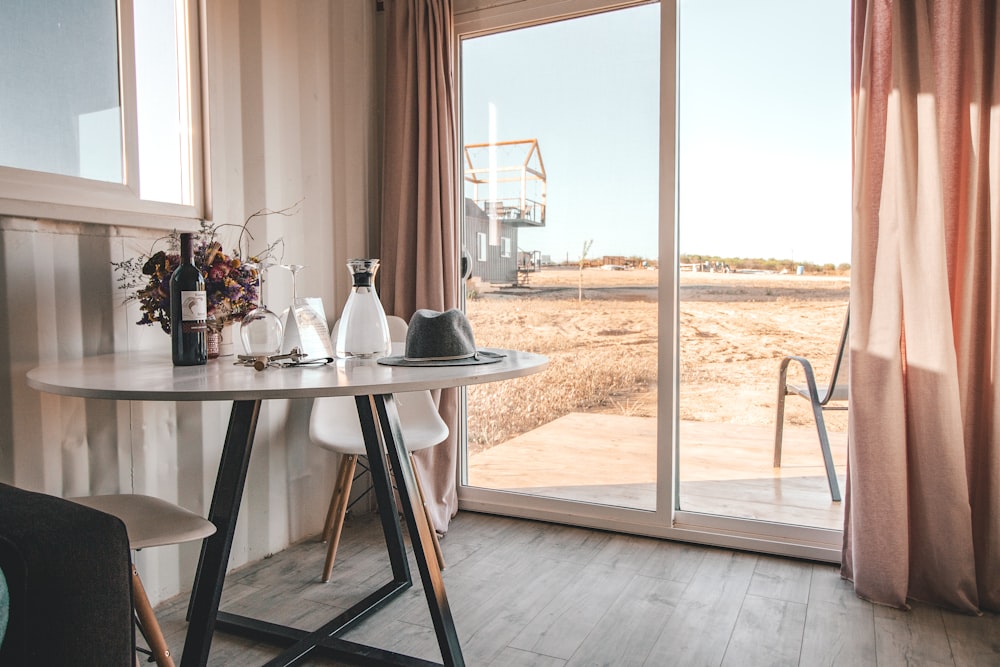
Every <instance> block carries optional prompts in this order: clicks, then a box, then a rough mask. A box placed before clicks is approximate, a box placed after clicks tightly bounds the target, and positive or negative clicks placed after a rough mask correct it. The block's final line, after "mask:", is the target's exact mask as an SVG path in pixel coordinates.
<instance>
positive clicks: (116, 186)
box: [0, 0, 201, 221]
mask: <svg viewBox="0 0 1000 667" xmlns="http://www.w3.org/2000/svg"><path fill="white" fill-rule="evenodd" d="M195 30H196V26H195V25H194V24H193V19H192V17H191V16H190V14H189V6H188V0H143V1H142V2H134V0H123V1H122V2H117V3H116V2H115V1H114V0H102V1H101V2H97V1H95V2H74V1H71V0H52V1H50V2H37V3H27V2H22V3H3V4H0V76H2V77H3V80H4V81H5V85H4V94H3V95H2V96H0V205H2V208H0V213H5V214H15V215H16V214H24V213H25V212H30V213H32V214H34V215H46V213H45V212H44V209H43V208H41V207H44V206H45V205H47V204H57V205H61V206H67V205H68V206H71V207H74V208H79V209H83V210H85V209H97V210H107V209H116V210H128V211H135V212H142V211H148V212H150V213H156V214H159V215H163V214H174V215H177V216H179V217H186V218H193V217H199V214H200V210H199V208H200V207H199V204H200V198H201V187H200V183H199V180H200V174H201V170H200V168H198V163H199V160H200V151H199V150H198V149H197V147H196V145H195V142H194V140H193V137H195V136H198V133H196V132H195V128H196V126H197V123H198V120H199V119H198V116H197V113H196V109H197V104H196V100H197V97H198V96H197V90H196V87H195V86H194V83H193V79H192V71H193V67H192V63H194V62H197V60H196V58H197V54H196V53H195V51H194V45H195V44H196V43H197V41H198V40H197V39H191V38H190V36H191V35H193V34H196V32H195ZM72 214H73V215H74V217H79V218H80V219H82V220H93V221H101V215H100V214H99V213H90V214H87V213H83V214H82V215H81V214H80V211H78V210H74V211H73V212H72Z"/></svg>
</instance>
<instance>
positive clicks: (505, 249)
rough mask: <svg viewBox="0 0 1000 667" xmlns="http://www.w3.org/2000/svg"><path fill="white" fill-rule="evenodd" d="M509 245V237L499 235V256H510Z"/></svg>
mask: <svg viewBox="0 0 1000 667" xmlns="http://www.w3.org/2000/svg"><path fill="white" fill-rule="evenodd" d="M510 246H511V243H510V237H509V236H501V237H500V256H501V257H510V255H511V250H510Z"/></svg>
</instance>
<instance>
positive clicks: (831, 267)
mask: <svg viewBox="0 0 1000 667" xmlns="http://www.w3.org/2000/svg"><path fill="white" fill-rule="evenodd" d="M706 262H708V263H709V264H711V265H713V266H714V265H715V264H716V263H717V262H718V263H719V264H721V265H723V266H729V268H730V270H732V271H740V270H744V271H773V272H775V273H781V272H782V271H786V272H788V273H795V271H796V269H797V268H798V267H800V266H801V267H803V272H804V273H808V274H812V275H845V274H848V273H850V272H851V265H850V264H848V263H846V262H845V263H843V264H832V263H828V264H814V263H812V262H796V261H794V260H791V259H775V258H773V257H771V258H769V259H761V258H750V257H720V256H719V255H694V254H691V255H681V256H680V263H681V264H705V263H706Z"/></svg>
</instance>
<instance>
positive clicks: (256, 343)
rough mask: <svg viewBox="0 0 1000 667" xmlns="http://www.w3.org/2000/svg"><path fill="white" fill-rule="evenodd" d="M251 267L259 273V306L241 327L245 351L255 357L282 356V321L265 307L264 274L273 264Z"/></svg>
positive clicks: (253, 265)
mask: <svg viewBox="0 0 1000 667" xmlns="http://www.w3.org/2000/svg"><path fill="white" fill-rule="evenodd" d="M251 266H252V267H253V268H254V269H255V270H256V271H257V306H256V307H255V308H254V309H253V310H251V311H250V312H249V313H247V314H246V315H244V316H243V323H242V324H241V325H240V338H241V339H242V340H243V351H244V352H246V353H247V354H248V355H250V356H253V357H270V356H273V355H276V354H281V338H282V333H283V329H282V326H281V319H280V318H279V317H278V316H277V315H275V314H274V313H273V312H272V311H271V310H269V309H268V307H267V306H266V305H264V273H265V272H266V271H267V270H268V269H269V268H271V266H272V263H270V262H260V263H256V264H251Z"/></svg>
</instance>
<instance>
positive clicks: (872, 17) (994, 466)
mask: <svg viewBox="0 0 1000 667" xmlns="http://www.w3.org/2000/svg"><path fill="white" fill-rule="evenodd" d="M853 20H854V26H853V35H854V36H853V40H854V45H853V46H854V49H853V54H854V67H853V77H854V81H853V90H854V129H855V131H854V154H855V165H854V255H853V257H852V284H851V308H852V313H851V378H850V382H851V387H850V409H851V423H850V427H849V428H850V434H849V445H848V447H849V455H848V459H849V470H848V492H847V498H846V501H845V508H844V509H845V523H844V552H843V575H844V576H845V577H846V578H848V579H851V580H852V581H854V585H855V590H856V591H857V593H858V594H859V595H860V596H862V597H864V598H866V599H870V600H873V601H875V602H879V603H883V604H887V605H892V606H896V607H905V606H906V604H907V599H915V600H922V601H927V602H931V603H934V604H938V605H942V606H946V607H950V608H954V609H958V610H962V611H967V612H976V611H978V610H980V609H989V610H994V611H1000V511H998V510H1000V420H998V419H997V417H996V411H997V408H998V407H1000V389H998V381H1000V373H998V371H1000V343H998V335H997V334H998V330H1000V327H998V325H1000V296H998V287H997V285H998V282H1000V265H998V261H1000V78H998V77H1000V53H998V51H997V36H998V34H1000V22H998V21H1000V19H998V13H997V6H996V3H995V2H992V1H991V0H969V1H967V2H941V1H936V2H935V1H934V0H857V1H856V2H855V8H854V19H853Z"/></svg>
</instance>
